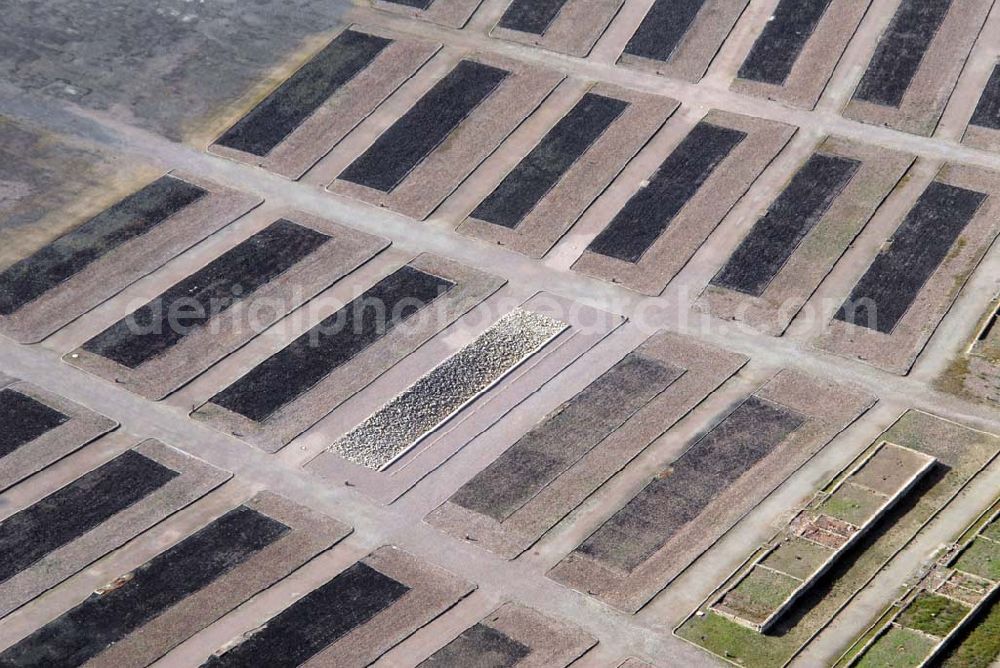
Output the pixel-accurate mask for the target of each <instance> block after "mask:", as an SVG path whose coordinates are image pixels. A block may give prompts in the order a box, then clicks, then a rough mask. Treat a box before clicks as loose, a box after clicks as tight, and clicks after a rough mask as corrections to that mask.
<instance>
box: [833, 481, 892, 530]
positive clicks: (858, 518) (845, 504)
mask: <svg viewBox="0 0 1000 668" xmlns="http://www.w3.org/2000/svg"><path fill="white" fill-rule="evenodd" d="M885 501H886V500H885V497H882V496H879V495H878V494H875V493H874V492H872V491H869V490H867V489H865V488H863V487H858V486H857V485H852V484H851V483H849V482H848V483H844V484H843V485H841V486H840V489H838V490H837V491H836V492H834V493H833V494H831V495H830V497H829V498H828V499H827V500H826V501H824V502H823V503H822V504H820V507H819V508H818V510H819V512H821V513H823V514H825V515H829V516H830V517H836V518H837V519H839V520H844V521H845V522H850V523H851V524H853V525H854V526H861V525H863V524H864V523H865V522H867V521H868V520H869V519H870V518H871V517H872V515H874V514H875V513H876V511H878V509H879V508H880V507H881V506H882V504H883V503H885Z"/></svg>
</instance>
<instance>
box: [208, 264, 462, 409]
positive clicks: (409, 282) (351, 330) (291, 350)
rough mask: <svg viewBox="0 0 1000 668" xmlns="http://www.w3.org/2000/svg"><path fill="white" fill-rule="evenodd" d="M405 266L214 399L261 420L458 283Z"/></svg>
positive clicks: (224, 405)
mask: <svg viewBox="0 0 1000 668" xmlns="http://www.w3.org/2000/svg"><path fill="white" fill-rule="evenodd" d="M453 285H454V284H453V283H452V282H451V281H448V280H445V279H443V278H439V277H438V276H434V275H432V274H428V273H425V272H422V271H420V270H419V269H414V268H413V267H409V266H405V267H402V268H401V269H399V270H397V271H395V272H394V273H392V274H391V275H389V276H387V277H386V278H384V279H382V280H381V281H379V282H378V283H376V284H375V285H374V286H372V287H371V288H370V289H369V290H368V291H366V292H365V293H364V294H363V295H361V296H360V297H358V298H357V299H355V300H353V301H352V302H351V303H349V304H347V305H346V306H344V307H343V308H341V309H340V310H338V311H337V312H336V313H334V314H333V315H331V316H329V317H328V318H326V319H324V320H323V321H322V322H320V323H319V324H318V325H316V326H315V327H313V328H312V329H311V330H309V331H308V332H306V333H305V334H303V335H302V336H300V337H299V338H297V339H296V340H295V341H293V342H292V343H291V344H289V345H288V347H286V348H285V349H284V350H281V351H280V352H278V353H275V354H274V355H272V356H271V357H270V358H268V359H266V360H264V361H263V362H261V364H259V365H258V366H257V367H255V368H254V369H253V370H251V371H250V372H249V373H247V374H246V375H245V376H243V377H242V378H240V379H239V380H238V381H236V382H235V383H233V384H232V385H230V386H229V387H227V388H226V389H224V390H222V391H221V392H219V393H218V394H216V395H215V396H214V397H212V399H211V402H212V403H214V404H216V405H218V406H222V407H223V408H226V409H228V410H230V411H233V412H234V413H239V414H240V415H243V416H245V417H247V418H249V419H251V420H255V421H257V422H261V421H263V420H265V419H267V418H268V416H270V415H271V414H273V413H274V412H275V411H276V410H278V409H279V408H281V407H282V406H284V405H286V404H288V403H289V402H291V401H293V400H294V399H295V398H296V397H298V396H300V395H301V394H303V393H304V392H306V391H308V390H309V389H310V388H312V387H313V386H314V385H315V384H316V383H318V382H320V381H321V380H322V379H323V378H325V377H326V376H328V375H329V374H330V373H331V372H333V370H334V369H336V368H338V367H340V366H342V365H343V364H345V363H347V362H348V361H350V360H351V359H352V358H353V357H354V356H355V355H357V354H358V353H360V352H361V351H363V350H365V349H366V348H367V347H368V346H370V345H371V344H373V343H374V342H375V341H378V340H379V339H381V338H382V337H383V336H385V335H387V334H388V333H389V332H390V331H391V330H392V329H393V328H394V327H395V326H396V325H398V324H399V323H401V322H403V321H405V320H406V319H407V318H410V317H412V316H413V315H415V314H416V313H418V312H419V311H420V310H421V309H423V308H424V307H425V306H427V305H428V304H430V303H431V302H432V301H434V300H435V299H436V298H437V297H438V296H440V295H441V294H443V293H445V292H447V291H448V290H450V289H451V288H452V287H453Z"/></svg>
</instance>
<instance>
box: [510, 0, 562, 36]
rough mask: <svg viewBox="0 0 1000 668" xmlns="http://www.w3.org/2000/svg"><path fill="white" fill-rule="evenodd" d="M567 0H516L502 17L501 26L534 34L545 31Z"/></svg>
mask: <svg viewBox="0 0 1000 668" xmlns="http://www.w3.org/2000/svg"><path fill="white" fill-rule="evenodd" d="M565 4H566V0H514V2H512V3H510V6H509V7H508V8H507V11H506V12H504V14H503V16H502V17H501V18H500V24H499V25H500V27H501V28H507V29H508V30H518V31H520V32H527V33H531V34H533V35H541V34H542V33H544V32H545V31H546V30H547V29H548V27H549V26H550V25H552V22H553V21H554V20H555V18H556V16H558V15H559V12H560V11H561V10H562V8H563V5H565Z"/></svg>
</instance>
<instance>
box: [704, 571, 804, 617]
mask: <svg viewBox="0 0 1000 668" xmlns="http://www.w3.org/2000/svg"><path fill="white" fill-rule="evenodd" d="M800 584H802V582H801V581H799V580H796V579H795V578H792V577H789V576H787V575H783V574H781V573H775V572H774V571H771V570H768V569H766V568H760V567H754V568H753V569H751V571H750V573H749V574H748V575H747V576H746V577H745V578H743V579H742V580H740V583H739V584H738V585H736V586H735V587H733V588H732V589H731V590H730V591H729V592H728V593H727V594H726V596H725V597H724V598H723V600H722V605H723V606H724V607H725V608H728V609H729V610H731V611H732V612H734V613H736V614H737V615H739V616H740V617H742V618H743V619H748V620H750V621H752V622H757V623H760V622H763V621H764V620H765V619H767V618H768V617H770V616H771V613H772V612H774V611H775V610H777V609H778V607H779V606H780V605H781V604H782V603H783V602H784V601H785V599H786V598H788V596H789V595H790V594H791V593H792V592H793V591H795V588H796V587H798V586H799V585H800Z"/></svg>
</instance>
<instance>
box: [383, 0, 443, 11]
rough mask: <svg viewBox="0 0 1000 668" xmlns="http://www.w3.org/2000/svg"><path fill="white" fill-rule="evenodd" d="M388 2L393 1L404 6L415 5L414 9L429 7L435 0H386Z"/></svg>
mask: <svg viewBox="0 0 1000 668" xmlns="http://www.w3.org/2000/svg"><path fill="white" fill-rule="evenodd" d="M385 1H386V2H391V3H392V4H394V5H403V6H404V7H413V8H414V9H427V8H428V7H430V6H431V3H432V2H434V0H385Z"/></svg>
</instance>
